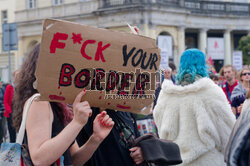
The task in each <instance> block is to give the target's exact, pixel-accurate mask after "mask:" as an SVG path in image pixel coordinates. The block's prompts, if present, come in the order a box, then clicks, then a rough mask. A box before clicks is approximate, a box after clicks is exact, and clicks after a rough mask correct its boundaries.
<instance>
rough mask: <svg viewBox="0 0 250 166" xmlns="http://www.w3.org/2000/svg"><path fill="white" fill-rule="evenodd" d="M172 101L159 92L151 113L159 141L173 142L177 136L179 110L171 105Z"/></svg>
mask: <svg viewBox="0 0 250 166" xmlns="http://www.w3.org/2000/svg"><path fill="white" fill-rule="evenodd" d="M172 102H173V100H171V99H170V98H169V96H168V95H167V94H166V93H165V92H164V91H161V92H160V95H159V98H158V101H157V104H156V106H155V108H154V111H153V116H154V120H155V124H156V126H157V129H158V134H159V137H160V138H161V139H169V140H175V139H176V137H177V135H178V130H179V129H178V128H179V110H178V109H177V107H175V104H171V103H172Z"/></svg>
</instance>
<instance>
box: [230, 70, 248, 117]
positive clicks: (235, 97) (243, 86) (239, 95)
mask: <svg viewBox="0 0 250 166" xmlns="http://www.w3.org/2000/svg"><path fill="white" fill-rule="evenodd" d="M238 77H239V78H238V80H239V83H238V85H237V86H236V87H235V88H234V90H233V92H232V95H231V101H232V104H231V105H232V107H233V110H235V111H234V114H235V116H236V118H238V117H239V115H240V113H241V109H242V105H243V102H244V101H245V96H246V93H247V91H248V90H249V89H250V83H249V82H250V70H249V68H244V69H242V70H241V71H240V72H239V74H238Z"/></svg>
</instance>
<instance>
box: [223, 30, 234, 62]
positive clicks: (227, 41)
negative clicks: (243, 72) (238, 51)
mask: <svg viewBox="0 0 250 166" xmlns="http://www.w3.org/2000/svg"><path fill="white" fill-rule="evenodd" d="M224 50H225V51H224V53H225V54H224V65H228V64H232V53H231V30H229V29H227V30H225V32H224Z"/></svg>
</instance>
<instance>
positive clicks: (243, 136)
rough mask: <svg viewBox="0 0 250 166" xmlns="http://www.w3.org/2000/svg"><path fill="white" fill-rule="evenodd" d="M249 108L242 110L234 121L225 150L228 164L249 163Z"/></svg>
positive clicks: (238, 165) (240, 164)
mask: <svg viewBox="0 0 250 166" xmlns="http://www.w3.org/2000/svg"><path fill="white" fill-rule="evenodd" d="M249 122H250V108H248V109H247V110H245V111H244V113H242V115H241V116H240V117H239V118H238V120H237V122H236V123H235V126H234V129H233V131H232V134H231V136H230V139H229V142H228V145H227V148H226V151H225V161H226V163H227V165H228V166H249V165H250V123H249Z"/></svg>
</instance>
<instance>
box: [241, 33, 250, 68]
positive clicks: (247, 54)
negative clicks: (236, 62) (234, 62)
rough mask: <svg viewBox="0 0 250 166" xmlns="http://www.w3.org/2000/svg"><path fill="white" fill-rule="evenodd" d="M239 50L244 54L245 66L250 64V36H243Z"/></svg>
mask: <svg viewBox="0 0 250 166" xmlns="http://www.w3.org/2000/svg"><path fill="white" fill-rule="evenodd" d="M239 50H241V51H242V54H243V64H244V65H249V64H250V36H243V37H242V38H241V39H240V42H239Z"/></svg>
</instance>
